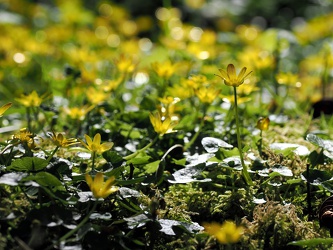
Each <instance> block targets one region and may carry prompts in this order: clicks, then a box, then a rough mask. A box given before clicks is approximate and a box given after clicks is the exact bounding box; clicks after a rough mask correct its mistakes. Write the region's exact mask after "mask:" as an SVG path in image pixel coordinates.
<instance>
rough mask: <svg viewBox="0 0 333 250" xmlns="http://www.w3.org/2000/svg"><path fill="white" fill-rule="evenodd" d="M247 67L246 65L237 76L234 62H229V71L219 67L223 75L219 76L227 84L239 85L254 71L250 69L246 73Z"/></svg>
mask: <svg viewBox="0 0 333 250" xmlns="http://www.w3.org/2000/svg"><path fill="white" fill-rule="evenodd" d="M246 69H247V68H246V67H243V68H242V70H241V71H240V73H239V74H238V76H237V74H236V69H235V66H234V65H233V64H229V65H228V67H227V71H225V70H223V69H219V71H220V73H221V75H217V76H219V77H221V78H222V79H223V80H224V83H225V85H228V86H233V87H238V86H239V85H241V84H243V83H244V80H245V78H246V77H248V76H249V75H250V74H251V73H252V71H250V72H249V73H247V74H246V75H245V72H246Z"/></svg>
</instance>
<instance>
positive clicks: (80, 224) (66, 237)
mask: <svg viewBox="0 0 333 250" xmlns="http://www.w3.org/2000/svg"><path fill="white" fill-rule="evenodd" d="M96 206H97V201H95V202H94V206H93V208H92V209H91V210H90V211H89V213H88V214H87V216H86V217H84V218H83V220H82V221H81V222H80V223H79V224H77V226H76V227H75V228H73V229H72V230H71V231H69V232H68V233H67V234H65V235H64V236H62V237H61V238H60V239H59V242H62V241H65V240H66V239H68V238H69V237H71V236H72V235H73V234H74V233H76V232H77V231H78V230H79V229H80V228H81V227H82V226H83V225H84V224H86V222H87V221H88V220H89V217H90V215H91V214H92V212H94V211H95V209H96Z"/></svg>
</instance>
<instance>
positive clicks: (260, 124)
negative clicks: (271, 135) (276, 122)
mask: <svg viewBox="0 0 333 250" xmlns="http://www.w3.org/2000/svg"><path fill="white" fill-rule="evenodd" d="M269 122H270V120H269V118H268V117H261V118H259V120H258V121H257V128H258V129H260V130H261V131H263V130H268V127H269Z"/></svg>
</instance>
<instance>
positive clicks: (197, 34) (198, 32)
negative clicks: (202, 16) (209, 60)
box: [189, 27, 203, 42]
mask: <svg viewBox="0 0 333 250" xmlns="http://www.w3.org/2000/svg"><path fill="white" fill-rule="evenodd" d="M202 33H203V30H202V29H201V28H198V27H194V28H192V29H191V31H190V34H189V35H190V39H191V40H192V41H194V42H198V41H200V39H201V36H202Z"/></svg>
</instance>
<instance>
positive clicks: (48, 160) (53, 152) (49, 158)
mask: <svg viewBox="0 0 333 250" xmlns="http://www.w3.org/2000/svg"><path fill="white" fill-rule="evenodd" d="M59 148H60V147H59V146H57V147H56V148H55V149H54V150H53V151H52V153H51V154H50V155H49V157H47V162H50V161H51V159H52V157H53V156H54V154H55V153H56V152H57V151H58V149H59Z"/></svg>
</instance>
